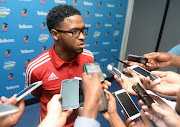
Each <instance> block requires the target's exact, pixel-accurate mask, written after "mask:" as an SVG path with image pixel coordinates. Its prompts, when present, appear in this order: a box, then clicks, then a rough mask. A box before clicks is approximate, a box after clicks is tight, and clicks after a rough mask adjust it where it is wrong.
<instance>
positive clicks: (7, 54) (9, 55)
mask: <svg viewBox="0 0 180 127" xmlns="http://www.w3.org/2000/svg"><path fill="white" fill-rule="evenodd" d="M10 52H11V50H9V49H6V52H5V57H11V54H10Z"/></svg>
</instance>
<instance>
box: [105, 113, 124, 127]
mask: <svg viewBox="0 0 180 127" xmlns="http://www.w3.org/2000/svg"><path fill="white" fill-rule="evenodd" d="M108 122H109V124H110V126H111V127H126V125H125V124H124V122H123V121H122V119H121V118H120V117H119V115H118V114H117V113H116V114H113V115H110V119H109V120H108Z"/></svg>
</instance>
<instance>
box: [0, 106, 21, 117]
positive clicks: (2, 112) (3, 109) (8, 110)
mask: <svg viewBox="0 0 180 127" xmlns="http://www.w3.org/2000/svg"><path fill="white" fill-rule="evenodd" d="M18 111H19V108H18V107H16V106H14V105H10V104H2V105H0V117H2V116H6V115H10V114H13V113H17V112H18Z"/></svg>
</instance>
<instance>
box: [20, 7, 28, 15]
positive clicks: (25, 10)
mask: <svg viewBox="0 0 180 127" xmlns="http://www.w3.org/2000/svg"><path fill="white" fill-rule="evenodd" d="M26 13H27V9H26V8H24V9H23V10H22V15H21V16H23V17H27V16H28V15H27V14H26Z"/></svg>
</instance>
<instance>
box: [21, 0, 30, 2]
mask: <svg viewBox="0 0 180 127" xmlns="http://www.w3.org/2000/svg"><path fill="white" fill-rule="evenodd" d="M18 1H26V2H30V1H32V0H18Z"/></svg>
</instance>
